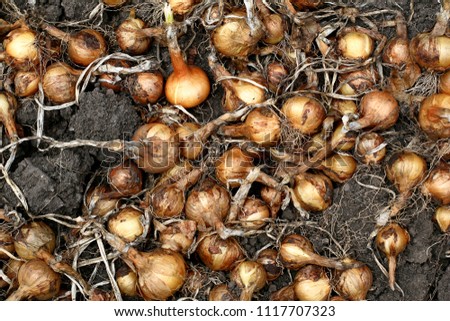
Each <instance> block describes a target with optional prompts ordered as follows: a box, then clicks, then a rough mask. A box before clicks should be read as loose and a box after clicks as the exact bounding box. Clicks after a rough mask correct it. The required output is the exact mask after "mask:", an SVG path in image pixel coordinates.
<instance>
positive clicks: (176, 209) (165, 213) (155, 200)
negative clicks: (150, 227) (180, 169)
mask: <svg viewBox="0 0 450 321" xmlns="http://www.w3.org/2000/svg"><path fill="white" fill-rule="evenodd" d="M200 175H201V170H200V169H193V170H191V171H190V172H189V173H188V174H187V175H186V176H184V177H182V178H180V179H179V180H178V181H177V182H175V183H172V184H161V185H157V186H156V187H155V188H154V189H153V190H152V191H151V192H150V193H149V196H150V205H151V209H152V212H153V214H154V215H155V216H156V217H161V218H169V217H174V216H178V215H180V214H181V212H182V211H183V208H184V205H185V197H184V193H185V192H186V190H187V189H188V188H189V187H191V186H192V185H194V184H195V183H197V181H198V180H199V178H200ZM187 217H188V218H189V216H187Z"/></svg>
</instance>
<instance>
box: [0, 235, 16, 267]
mask: <svg viewBox="0 0 450 321" xmlns="http://www.w3.org/2000/svg"><path fill="white" fill-rule="evenodd" d="M3 250H4V251H6V252H9V253H11V254H12V253H14V239H13V237H12V236H11V233H9V232H8V231H6V230H3V229H1V228H0V260H4V259H7V258H9V256H8V255H7V254H6V253H5V252H3Z"/></svg>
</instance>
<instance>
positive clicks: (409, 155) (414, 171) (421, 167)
mask: <svg viewBox="0 0 450 321" xmlns="http://www.w3.org/2000/svg"><path fill="white" fill-rule="evenodd" d="M426 171H427V162H426V161H425V159H423V158H422V157H421V156H419V155H417V154H415V153H413V152H409V151H404V152H400V153H397V154H394V155H393V156H392V157H391V158H390V159H389V162H388V166H387V167H386V174H387V177H388V179H389V180H390V181H391V182H392V183H393V184H394V185H395V187H396V188H397V190H398V191H399V192H400V193H407V192H409V191H411V189H413V188H414V187H415V186H417V184H419V183H420V182H421V181H422V179H423V178H424V177H425V174H426Z"/></svg>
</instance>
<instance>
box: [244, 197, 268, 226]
mask: <svg viewBox="0 0 450 321" xmlns="http://www.w3.org/2000/svg"><path fill="white" fill-rule="evenodd" d="M268 218H270V210H269V208H268V207H267V205H266V203H264V202H263V201H262V200H260V199H257V198H252V197H248V198H247V199H246V200H245V202H244V204H243V206H242V208H241V210H240V211H239V214H238V219H239V222H240V224H241V226H242V227H244V228H248V229H254V230H257V229H259V228H261V227H263V226H264V225H265V224H266V220H267V219H268Z"/></svg>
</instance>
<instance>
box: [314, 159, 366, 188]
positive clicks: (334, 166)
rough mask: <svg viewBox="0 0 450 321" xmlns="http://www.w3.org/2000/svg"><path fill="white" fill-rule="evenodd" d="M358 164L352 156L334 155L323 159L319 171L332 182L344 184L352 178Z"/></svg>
mask: <svg viewBox="0 0 450 321" xmlns="http://www.w3.org/2000/svg"><path fill="white" fill-rule="evenodd" d="M357 165H358V163H357V162H356V160H355V159H354V158H353V156H350V155H346V154H334V155H333V156H331V157H328V158H327V159H325V160H324V161H323V162H322V163H321V165H320V167H319V169H321V170H322V171H323V172H324V173H325V175H327V176H328V177H329V178H330V179H331V180H332V181H333V182H336V183H344V182H346V181H348V180H349V179H350V178H352V176H353V174H354V173H355V171H356V167H357Z"/></svg>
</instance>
